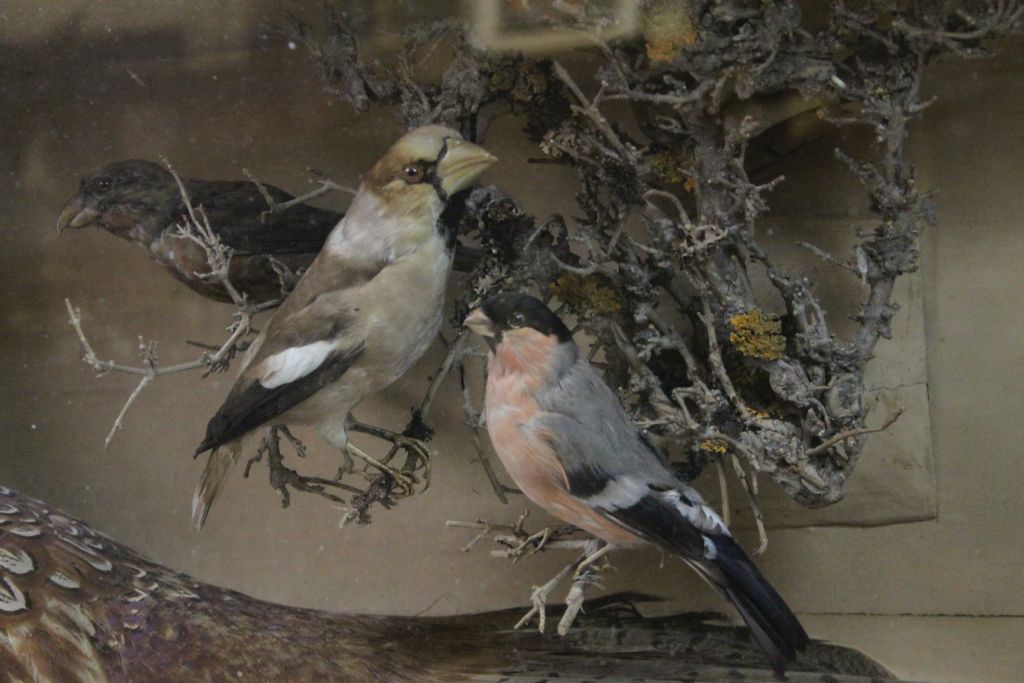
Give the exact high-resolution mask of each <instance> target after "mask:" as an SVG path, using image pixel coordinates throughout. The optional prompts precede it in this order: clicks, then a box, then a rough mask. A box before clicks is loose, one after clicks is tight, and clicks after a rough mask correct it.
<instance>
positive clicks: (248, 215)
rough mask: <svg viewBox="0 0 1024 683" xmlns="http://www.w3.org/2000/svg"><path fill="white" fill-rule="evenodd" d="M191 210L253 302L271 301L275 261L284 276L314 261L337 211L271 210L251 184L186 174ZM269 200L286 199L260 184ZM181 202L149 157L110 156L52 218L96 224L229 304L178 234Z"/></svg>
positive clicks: (277, 279) (276, 288)
mask: <svg viewBox="0 0 1024 683" xmlns="http://www.w3.org/2000/svg"><path fill="white" fill-rule="evenodd" d="M182 184H183V185H184V187H185V191H186V192H187V193H188V196H189V199H190V201H191V203H192V205H193V206H194V207H200V206H201V207H202V208H203V211H205V213H206V216H207V218H208V219H209V222H210V227H211V228H212V230H213V233H214V234H215V235H216V236H217V237H218V238H219V239H220V241H221V242H222V243H223V244H224V245H225V246H228V247H230V248H231V250H232V258H231V265H230V272H229V274H228V278H229V279H230V281H231V283H232V284H233V285H234V286H235V288H236V289H238V291H239V292H241V293H243V294H246V295H248V296H249V298H250V300H252V301H254V302H264V301H270V300H273V299H277V298H279V297H280V296H281V294H282V281H281V275H280V274H279V273H278V269H277V268H275V263H274V261H275V260H276V261H277V264H276V265H278V266H279V267H280V266H283V267H284V268H285V269H287V271H290V272H291V273H300V272H302V271H303V270H304V269H306V268H307V267H309V265H310V263H312V262H313V259H314V258H315V257H316V255H317V252H319V251H320V248H321V247H322V246H323V243H324V240H325V239H327V235H328V234H330V232H331V230H332V229H333V228H334V226H336V225H337V224H338V221H340V220H341V218H342V214H340V213H338V212H336V211H329V210H327V209H319V208H316V207H313V206H309V205H307V204H296V205H295V206H291V207H289V208H287V209H284V210H280V211H271V210H270V206H268V204H267V200H266V198H265V197H264V196H263V195H262V194H261V193H260V190H259V188H258V187H257V186H256V184H255V183H252V182H242V181H238V182H235V181H209V180H196V179H185V180H183V181H182ZM264 187H265V189H266V190H267V192H268V193H269V195H270V197H271V199H272V200H273V201H274V202H275V204H283V203H285V202H287V201H289V200H291V199H293V197H292V196H291V195H290V194H288V193H287V192H285V191H284V190H281V189H278V188H276V187H274V186H272V185H266V186H264ZM185 215H186V206H185V203H184V201H183V199H182V196H181V190H180V188H179V187H178V183H177V181H176V180H175V179H174V176H173V175H171V173H170V172H169V171H168V170H167V169H165V168H164V167H163V166H160V165H159V164H156V163H153V162H152V161H144V160H141V159H132V160H128V161H115V162H114V163H112V164H109V165H107V166H105V167H104V168H102V169H101V170H99V171H97V172H96V173H94V174H92V175H91V176H88V177H86V178H83V179H82V181H81V183H80V186H79V190H78V194H76V195H75V196H74V197H72V198H71V199H70V200H68V202H67V204H65V205H64V209H63V210H62V211H61V212H60V217H59V218H58V219H57V230H58V231H63V230H64V229H66V228H85V227H88V226H91V225H95V226H98V227H100V228H103V229H104V230H106V231H107V232H109V233H111V234H112V235H116V236H118V237H121V238H124V239H126V240H129V241H131V242H134V243H136V244H138V245H140V246H141V247H142V248H144V249H146V250H147V251H148V252H149V254H150V256H152V257H153V258H155V259H156V260H157V261H159V262H160V263H162V264H164V265H165V266H166V267H167V269H168V270H169V271H170V272H171V274H173V275H174V277H176V278H177V279H178V280H180V281H181V282H183V283H185V284H186V285H188V286H189V287H190V288H192V289H193V290H194V291H196V292H198V293H199V294H202V295H203V296H205V297H208V298H210V299H215V300H217V301H227V302H230V301H231V297H230V296H229V295H228V293H227V291H226V290H225V289H224V286H223V285H222V284H221V283H220V282H219V281H218V280H217V279H215V278H203V277H201V275H202V274H205V273H208V272H209V271H210V266H209V263H208V262H207V257H206V253H205V251H204V250H203V248H202V247H201V246H200V245H199V244H196V243H195V242H193V241H191V240H188V239H185V238H183V237H181V236H178V235H177V234H176V233H177V226H178V224H179V223H181V221H182V219H183V217H184V216H185Z"/></svg>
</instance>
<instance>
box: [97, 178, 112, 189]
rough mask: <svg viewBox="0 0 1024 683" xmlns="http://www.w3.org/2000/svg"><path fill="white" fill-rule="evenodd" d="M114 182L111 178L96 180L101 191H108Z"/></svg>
mask: <svg viewBox="0 0 1024 683" xmlns="http://www.w3.org/2000/svg"><path fill="white" fill-rule="evenodd" d="M113 184H114V181H113V180H111V179H110V178H99V179H98V180H97V181H96V189H97V190H99V191H100V192H106V191H107V190H109V189H110V187H111V186H112V185H113Z"/></svg>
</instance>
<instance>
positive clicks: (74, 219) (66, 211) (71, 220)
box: [57, 195, 100, 235]
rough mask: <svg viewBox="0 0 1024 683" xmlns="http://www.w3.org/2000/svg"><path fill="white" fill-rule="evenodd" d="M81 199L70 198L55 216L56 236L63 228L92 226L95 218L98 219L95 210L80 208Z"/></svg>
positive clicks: (85, 207) (98, 213)
mask: <svg viewBox="0 0 1024 683" xmlns="http://www.w3.org/2000/svg"><path fill="white" fill-rule="evenodd" d="M82 203H83V202H82V197H81V196H80V195H75V196H74V197H72V198H71V199H70V200H69V201H68V203H67V204H65V205H64V208H63V209H61V211H60V215H59V216H57V234H58V235H59V234H60V233H61V232H63V231H64V229H65V228H84V227H86V226H88V225H92V224H93V223H94V222H95V221H96V219H97V218H99V217H100V212H99V211H97V210H96V209H93V208H90V207H87V206H82Z"/></svg>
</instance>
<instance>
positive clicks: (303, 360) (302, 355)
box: [260, 341, 338, 389]
mask: <svg viewBox="0 0 1024 683" xmlns="http://www.w3.org/2000/svg"><path fill="white" fill-rule="evenodd" d="M337 345H338V344H337V342H336V341H318V342H313V343H312V344H306V345H305V346H293V347H292V348H290V349H285V350H284V351H281V352H280V353H275V354H274V355H273V356H270V357H269V358H267V359H266V360H265V361H263V362H262V363H261V364H260V365H261V366H262V367H261V370H262V372H261V373H260V384H261V385H262V386H263V388H264V389H273V388H275V387H279V386H282V385H284V384H288V383H290V382H294V381H295V380H297V379H302V378H303V377H305V376H306V375H308V374H309V373H311V372H313V371H314V370H316V369H317V368H318V367H320V366H321V365H323V363H324V361H325V360H327V357H328V356H330V355H331V353H333V352H334V350H335V349H336V348H337Z"/></svg>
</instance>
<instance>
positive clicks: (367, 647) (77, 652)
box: [0, 486, 888, 683]
mask: <svg viewBox="0 0 1024 683" xmlns="http://www.w3.org/2000/svg"><path fill="white" fill-rule="evenodd" d="M604 604H605V605H616V606H618V607H619V609H614V610H613V609H611V608H610V607H604V608H602V607H601V603H594V604H593V605H592V607H591V608H590V609H589V610H588V614H587V615H586V616H585V617H584V618H583V620H582V625H581V627H580V628H578V629H575V630H574V631H573V632H572V633H571V634H570V635H569V636H568V637H566V638H550V637H545V636H543V635H540V634H538V633H536V632H532V631H531V632H520V631H514V630H512V628H511V626H510V625H511V624H512V622H513V621H514V620H515V617H514V616H513V614H514V612H515V610H512V611H499V612H489V613H485V614H476V615H467V616H457V617H441V618H414V617H393V616H370V615H354V614H332V613H329V612H322V611H318V610H310V609H300V608H295V607H286V606H283V605H275V604H272V603H268V602H263V601H260V600H256V599H254V598H250V597H249V596H246V595H243V594H241V593H236V592H234V591H229V590H225V589H223V588H218V587H216V586H210V585H208V584H204V583H201V582H199V581H196V580H195V579H193V578H192V577H190V576H188V575H185V574H181V573H179V572H175V571H172V570H170V569H168V568H166V567H162V566H160V565H158V564H155V563H153V562H150V561H149V560H147V559H146V558H144V557H142V556H141V555H139V554H137V553H135V552H133V551H132V550H129V549H128V548H125V547H124V546H122V545H120V544H118V543H117V542H115V541H113V540H111V539H110V538H107V537H106V536H103V535H102V534H100V533H98V532H96V531H94V530H93V529H91V528H89V527H88V526H87V525H86V524H84V523H82V522H80V521H78V520H76V519H74V518H72V517H71V516H69V515H67V514H64V513H63V512H61V511H59V510H57V509H55V508H53V507H51V506H49V505H46V504H45V503H43V502H40V501H38V500H34V499H32V498H28V497H27V496H22V495H20V494H18V493H16V492H14V491H11V490H9V489H7V488H4V487H2V486H0V683H13V682H14V681H22V682H25V683H27V682H29V681H31V682H33V683H101V682H109V683H127V682H129V681H135V682H138V683H187V682H190V681H260V682H271V681H273V682H277V681H288V682H291V683H303V682H305V681H339V682H345V683H349V682H354V683H360V682H362V681H377V682H380V681H416V682H420V681H423V682H430V681H463V680H472V681H499V680H503V681H522V682H528V681H543V680H548V679H550V678H554V677H557V678H558V680H559V681H579V680H593V681H623V680H645V681H653V680H695V679H696V678H699V679H700V680H707V681H715V680H732V679H734V678H735V677H737V676H742V677H743V678H744V680H747V681H761V680H770V674H768V673H767V672H764V671H761V670H759V661H760V653H759V652H758V651H757V650H756V648H755V647H754V646H753V645H752V644H751V643H749V642H748V640H747V639H746V638H744V637H742V636H741V635H740V634H739V633H738V632H737V630H736V629H732V628H728V627H722V626H710V625H706V624H704V623H702V617H701V615H696V616H690V617H666V618H660V619H645V618H641V617H639V616H638V615H637V614H636V613H635V612H633V611H628V610H626V609H625V607H624V605H623V603H622V602H621V600H608V601H605V603H604ZM705 616H706V615H705ZM801 668H802V669H803V670H804V671H812V670H813V671H818V672H823V673H801V672H800V671H796V672H790V674H789V678H790V680H791V681H794V682H796V683H799V682H805V681H833V682H835V683H842V682H844V681H848V682H851V683H852V682H853V681H865V682H866V681H867V680H869V679H872V680H877V679H880V678H888V674H887V673H886V672H885V671H884V669H882V668H881V667H880V666H878V665H877V664H875V663H874V662H872V661H871V660H869V659H867V658H866V657H863V656H861V655H859V654H857V653H855V652H853V651H850V650H846V649H843V648H839V647H834V646H828V645H820V644H815V645H813V646H812V647H811V649H810V650H809V652H808V653H807V655H806V656H805V657H803V658H802V661H801Z"/></svg>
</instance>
